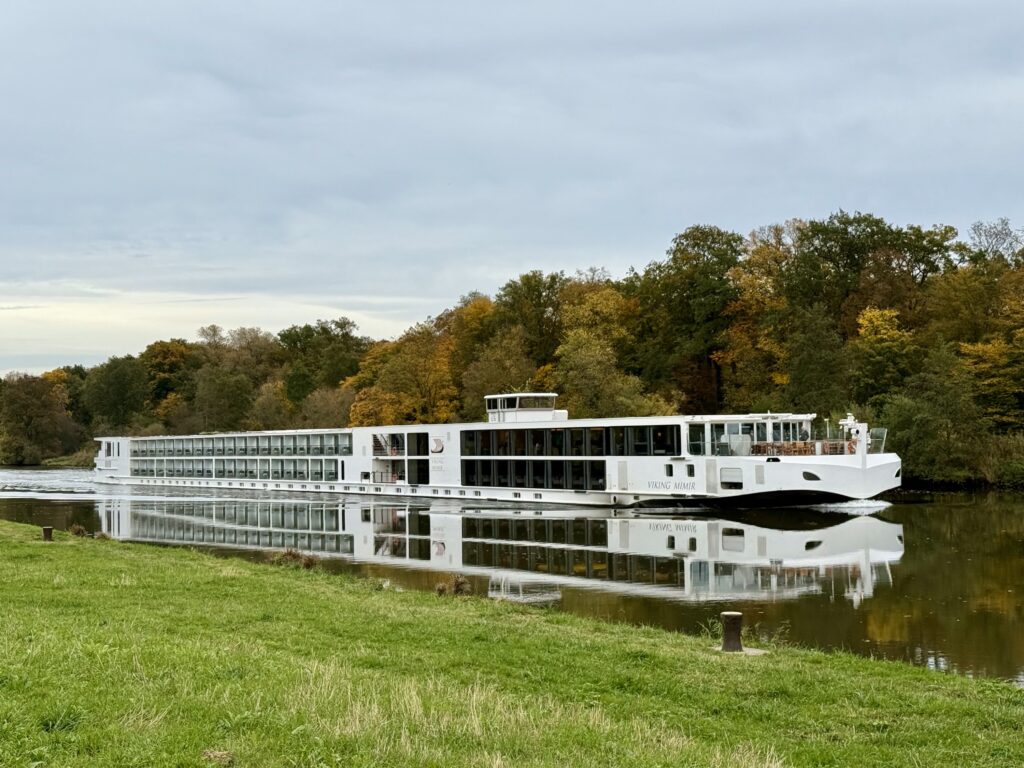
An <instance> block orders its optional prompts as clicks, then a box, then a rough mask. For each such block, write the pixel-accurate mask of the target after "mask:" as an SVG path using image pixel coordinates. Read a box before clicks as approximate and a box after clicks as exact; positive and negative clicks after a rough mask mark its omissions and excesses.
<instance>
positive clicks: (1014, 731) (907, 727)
mask: <svg viewBox="0 0 1024 768" xmlns="http://www.w3.org/2000/svg"><path fill="white" fill-rule="evenodd" d="M39 539H40V535H39V529H38V528H32V527H27V526H19V525H15V524H12V523H5V522H2V521H0V765H4V766H8V765H11V766H19V765H24V766H29V765H54V766H56V765H59V766H81V765H182V766H189V765H195V766H204V765H218V764H225V765H226V764H234V765H238V766H253V765H267V766H279V765H283V766H287V765H296V766H299V765H301V766H321V765H325V766H331V765H345V766H350V765H438V766H442V765H443V766H456V765H467V766H468V765H473V766H500V765H505V766H512V765H515V766H522V765H560V766H565V765H588V764H593V765H721V766H777V765H865V766H867V765H887V766H900V765H907V766H911V765H914V766H917V765H929V766H934V765H954V764H957V765H971V766H1005V765H1019V764H1024V726H1022V723H1024V691H1020V690H1016V689H1014V688H1011V687H1010V686H1008V685H1005V684H1000V683H996V682H992V681H972V680H966V679H962V678H956V677H952V676H947V675H943V674H939V673H935V672H929V671H926V670H922V669H915V668H911V667H909V666H905V665H901V664H895V663H886V662H875V661H870V660H867V659H861V658H857V657H853V656H847V655H829V654H823V653H818V652H810V651H801V650H796V649H775V650H774V651H773V652H772V653H771V654H770V655H767V656H762V657H739V658H737V657H723V656H721V655H720V654H718V653H716V652H714V651H712V650H711V649H710V647H709V646H710V643H709V641H708V640H707V639H702V638H694V637H687V636H682V635H678V634H671V633H667V632H663V631H661V630H654V629H638V628H636V627H631V626H619V625H610V624H601V623H596V622H592V621H588V620H585V619H580V618H576V617H572V616H567V615H562V614H557V613H550V612H545V611H543V610H537V609H529V608H521V607H516V606H510V605H504V604H496V603H491V602H488V601H486V600H482V599H472V598H470V599H463V598H450V597H449V598H438V597H436V596H434V595H432V594H425V593H412V592H403V593H398V592H395V591H393V590H383V591H382V590H380V589H378V588H375V585H374V584H373V583H372V582H369V581H363V580H357V579H353V578H348V577H341V576H337V575H330V574H326V573H322V572H318V571H303V570H297V569H295V570H293V569H287V568H281V567H272V566H267V565H258V564H252V563H248V562H245V561H240V560H222V559H217V558H214V557H210V556H208V555H204V554H199V553H195V552H190V551H186V550H175V549H161V548H156V547H149V546H140V545H128V544H120V543H117V542H112V541H94V540H91V539H75V538H72V537H69V536H65V535H60V534H57V541H56V542H54V543H52V544H45V543H43V542H42V541H41V540H39Z"/></svg>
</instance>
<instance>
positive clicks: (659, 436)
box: [461, 424, 680, 456]
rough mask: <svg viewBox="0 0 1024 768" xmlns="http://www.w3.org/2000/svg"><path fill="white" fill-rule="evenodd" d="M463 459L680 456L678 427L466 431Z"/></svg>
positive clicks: (463, 433) (667, 425) (464, 431)
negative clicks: (474, 457) (497, 457)
mask: <svg viewBox="0 0 1024 768" xmlns="http://www.w3.org/2000/svg"><path fill="white" fill-rule="evenodd" d="M461 447H462V455H463V456H678V455H679V454H680V435H679V425H678V424H666V425H661V426H653V427H646V426H637V427H572V428H568V429H565V428H556V429H467V430H463V432H462V445H461Z"/></svg>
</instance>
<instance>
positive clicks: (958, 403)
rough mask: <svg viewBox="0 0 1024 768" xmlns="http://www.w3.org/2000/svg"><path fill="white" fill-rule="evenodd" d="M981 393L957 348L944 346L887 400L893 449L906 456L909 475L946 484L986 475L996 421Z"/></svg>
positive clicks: (938, 347) (890, 443)
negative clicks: (983, 469)
mask: <svg viewBox="0 0 1024 768" xmlns="http://www.w3.org/2000/svg"><path fill="white" fill-rule="evenodd" d="M975 391H976V387H975V383H974V380H973V379H972V378H971V376H970V374H969V373H968V371H967V369H966V368H965V367H964V365H963V363H961V361H960V360H959V359H958V358H957V356H956V354H955V353H954V352H953V349H952V347H951V346H949V345H940V346H937V347H934V348H933V349H931V350H930V351H929V352H928V354H927V357H926V358H925V360H924V364H923V366H922V368H921V370H920V371H919V372H918V373H916V374H914V375H913V376H911V377H910V378H909V379H908V380H907V382H906V386H905V387H904V388H903V389H902V391H901V392H900V393H898V394H895V395H892V396H890V397H889V398H888V399H887V400H886V402H885V408H884V418H885V422H886V424H887V425H888V427H889V441H890V442H889V447H890V448H891V449H892V450H894V451H896V452H897V453H899V454H900V457H901V458H902V460H903V467H904V470H905V471H906V473H907V474H908V475H909V476H911V477H915V478H919V479H922V480H931V481H940V482H962V481H965V480H970V479H972V478H976V477H979V476H980V472H981V462H982V461H983V457H984V453H985V447H986V444H987V442H988V440H989V438H990V437H991V433H990V428H991V423H990V422H989V420H988V419H986V418H985V415H984V413H983V412H982V410H981V408H980V407H979V406H978V404H977V403H976V402H975V400H974V395H975Z"/></svg>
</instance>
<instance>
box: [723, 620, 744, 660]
mask: <svg viewBox="0 0 1024 768" xmlns="http://www.w3.org/2000/svg"><path fill="white" fill-rule="evenodd" d="M721 618H722V650H723V651H725V652H726V653H742V652H743V642H742V641H741V640H740V633H741V632H742V631H743V614H742V613H740V612H739V611H722V613H721Z"/></svg>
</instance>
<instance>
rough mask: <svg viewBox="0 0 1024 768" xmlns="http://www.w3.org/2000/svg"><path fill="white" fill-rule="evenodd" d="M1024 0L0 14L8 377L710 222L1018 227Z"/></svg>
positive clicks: (433, 308) (68, 9) (485, 285)
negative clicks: (870, 220) (847, 214)
mask: <svg viewBox="0 0 1024 768" xmlns="http://www.w3.org/2000/svg"><path fill="white" fill-rule="evenodd" d="M1022 29H1024V5H1022V4H1020V3H1018V2H1009V1H1007V2H984V0H981V1H975V2H971V3H964V2H944V1H943V0H930V1H929V2H908V1H907V0H903V1H902V2H898V3H894V2H891V0H890V1H888V2H864V1H859V2H852V1H850V2H844V1H838V2H837V1H834V0H833V1H831V2H821V0H814V1H813V2H780V3H763V2H756V3H755V2H749V3H747V2H732V3H729V2H719V3H714V4H700V5H698V4H691V3H681V2H678V0H673V1H672V2H639V3H638V2H621V3H620V2H600V1H599V0H589V2H552V0H546V1H545V2H505V3H493V2H482V1H480V0H477V1H476V2H468V1H466V2H444V1H443V0H434V1H433V2H422V1H420V2H381V1H380V0H378V1H377V2H366V3H351V2H339V1H338V0H331V1H330V2H328V1H326V0H303V2H301V3H285V2H259V1H255V2H254V1H253V0H247V1H246V2H235V1H234V0H218V2H209V0H203V1H202V2H189V1H187V0H175V1H174V2H164V1H163V0H146V2H144V3H139V2H103V1H101V0H91V1H89V2H70V1H68V2H59V1H58V0H52V1H50V2H33V3H29V2H23V3H15V2H2V3H0V62H2V64H3V66H2V67H0V266H2V270H0V373H2V372H4V371H8V370H12V369H16V370H27V371H41V370H45V369H48V368H51V367H54V366H56V365H60V364H64V363H75V362H80V363H84V364H92V363H96V362H100V361H102V360H104V359H106V358H107V357H109V356H110V355H113V354H126V353H138V352H139V351H141V349H142V348H143V347H144V346H145V345H146V344H147V343H148V342H150V341H152V340H154V339H157V338H171V337H186V338H195V331H196V329H197V328H198V327H200V326H202V325H206V324H208V323H217V324H220V325H222V326H225V327H228V328H231V327H237V326H240V325H257V326H261V327H263V328H265V329H267V330H270V331H278V330H280V329H282V328H284V327H287V326H289V325H292V324H296V323H304V322H311V321H314V320H316V319H317V318H330V317H336V316H338V315H347V316H349V317H351V318H352V319H354V320H355V321H356V322H357V323H358V324H359V326H360V328H361V330H362V331H363V332H364V333H367V334H369V335H373V336H376V337H389V336H394V335H396V334H398V333H400V332H401V331H402V330H403V329H404V328H405V327H407V326H408V325H409V324H411V323H413V322H416V321H418V320H421V319H423V318H425V317H426V316H428V315H432V314H436V313H437V312H439V311H440V310H442V309H444V308H445V307H448V306H451V305H452V304H453V303H454V302H456V301H457V300H458V298H459V296H460V295H463V294H465V293H467V292H469V291H471V290H480V291H483V292H486V293H491V294H493V293H494V292H495V291H496V290H497V289H498V288H499V287H500V286H501V285H502V284H503V283H504V282H505V281H506V280H507V279H509V278H510V277H513V276H515V275H517V274H520V273H521V272H524V271H527V270H530V269H543V270H546V271H552V270H565V271H567V272H573V271H575V270H576V269H578V268H585V267H588V266H592V265H594V266H604V267H606V268H608V269H609V270H610V271H611V273H612V274H613V275H615V276H621V275H622V274H624V273H625V272H626V270H627V269H628V268H629V267H630V266H636V267H642V266H643V265H645V264H647V263H649V262H650V261H652V260H654V259H659V258H661V257H662V256H663V254H664V251H665V249H666V247H667V246H668V244H669V242H670V240H671V238H672V236H673V235H674V234H675V233H676V232H679V231H681V230H682V229H684V228H686V227H687V226H690V225H691V224H699V223H708V224H716V225H719V226H722V227H727V228H730V229H734V230H736V231H739V232H741V233H747V232H749V231H750V230H751V229H753V228H754V227H757V226H760V225H764V224H769V223H773V222H778V221H783V220H785V219H789V218H793V217H801V218H811V217H823V216H827V215H828V214H829V213H830V212H832V211H835V210H837V209H839V208H844V209H846V210H850V211H854V210H860V211H867V212H872V213H876V214H878V215H880V216H883V217H885V218H887V219H889V220H890V221H893V222H896V223H900V224H906V223H919V224H922V225H930V224H934V223H948V224H952V225H954V226H957V227H958V228H960V230H961V232H962V233H965V231H966V228H967V226H968V225H969V224H970V223H971V222H973V221H976V220H979V219H985V220H990V219H995V218H998V217H1000V216H1008V217H1010V219H1011V222H1012V223H1013V224H1014V225H1015V226H1021V225H1022V224H1024V211H1022V203H1024V193H1022V184H1021V169H1022V160H1024V142H1022V141H1021V136H1024V55H1022V53H1021V30H1022Z"/></svg>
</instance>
